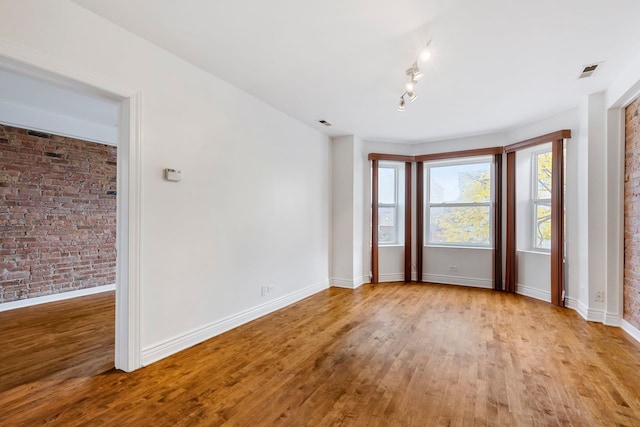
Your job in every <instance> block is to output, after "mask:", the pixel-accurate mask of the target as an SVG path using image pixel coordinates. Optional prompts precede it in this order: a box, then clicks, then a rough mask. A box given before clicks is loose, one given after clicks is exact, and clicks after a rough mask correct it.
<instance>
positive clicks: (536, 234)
mask: <svg viewBox="0 0 640 427" xmlns="http://www.w3.org/2000/svg"><path fill="white" fill-rule="evenodd" d="M551 160H552V154H551V151H544V152H540V153H536V154H534V155H533V169H532V170H533V197H532V198H531V199H532V206H533V247H534V249H544V250H550V249H551Z"/></svg>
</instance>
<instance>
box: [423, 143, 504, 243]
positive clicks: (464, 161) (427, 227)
mask: <svg viewBox="0 0 640 427" xmlns="http://www.w3.org/2000/svg"><path fill="white" fill-rule="evenodd" d="M478 163H489V164H490V165H491V166H490V177H491V184H490V185H491V191H490V194H491V197H490V200H489V201H488V202H470V203H459V202H456V203H446V202H443V203H431V202H430V200H431V194H430V191H431V181H430V179H431V171H430V169H431V168H433V167H442V166H458V165H471V164H478ZM423 167H424V169H425V171H424V179H425V185H424V189H425V198H424V203H425V206H424V212H425V215H424V221H425V224H424V232H425V236H424V242H425V243H424V246H425V247H447V248H471V249H493V247H494V242H493V235H494V230H493V229H494V215H495V209H494V206H495V176H496V174H495V167H496V165H495V161H494V159H493V157H491V156H480V157H465V158H456V159H447V160H436V161H432V162H425V163H424V165H423ZM466 206H468V207H479V206H488V207H489V243H487V244H473V243H462V242H452V243H442V242H432V241H431V208H432V207H466Z"/></svg>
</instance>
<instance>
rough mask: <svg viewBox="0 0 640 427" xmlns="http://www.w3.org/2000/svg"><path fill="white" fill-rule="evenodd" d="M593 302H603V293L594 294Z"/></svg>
mask: <svg viewBox="0 0 640 427" xmlns="http://www.w3.org/2000/svg"><path fill="white" fill-rule="evenodd" d="M593 300H594V302H604V292H602V291H600V292H596V296H595V298H594V299H593Z"/></svg>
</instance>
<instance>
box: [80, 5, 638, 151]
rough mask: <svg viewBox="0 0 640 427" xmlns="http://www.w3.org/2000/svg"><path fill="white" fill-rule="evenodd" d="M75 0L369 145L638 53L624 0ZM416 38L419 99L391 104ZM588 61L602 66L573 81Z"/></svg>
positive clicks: (567, 94)
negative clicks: (423, 61)
mask: <svg viewBox="0 0 640 427" xmlns="http://www.w3.org/2000/svg"><path fill="white" fill-rule="evenodd" d="M74 1H75V3H78V4H79V5H82V6H84V7H86V8H88V9H90V10H92V11H94V12H95V13H97V14H99V15H101V16H103V17H105V18H106V19H108V20H111V21H113V22H114V23H116V24H118V25H120V26H122V27H124V28H126V29H127V30H129V31H131V32H133V33H136V34H138V35H139V36H141V37H143V38H145V39H147V40H149V41H151V42H153V43H155V44H157V45H159V46H161V47H163V48H165V49H167V50H169V51H171V52H173V53H174V54H176V55H178V56H180V57H182V58H184V59H185V60H187V61H189V62H191V63H193V64H195V65H197V66H199V67H201V68H203V69H205V70H207V71H209V72H211V73H212V74H214V75H215V76H217V77H220V78H222V79H224V80H226V81H228V82H229V83H231V84H233V85H235V86H237V87H239V88H240V89H242V90H244V91H246V92H248V93H250V94H252V95H254V96H255V97H257V98H260V99H262V100H263V101H265V102H267V103H269V104H271V105H272V106H274V107H275V108H277V109H279V110H281V111H283V112H285V113H287V114H289V115H291V116H293V117H295V118H297V119H298V120H300V121H302V122H304V123H307V124H309V125H310V126H313V127H316V128H317V129H319V130H321V131H323V132H326V133H327V134H329V135H343V134H356V135H359V136H361V137H363V138H365V139H369V140H379V141H398V142H424V141H430V140H436V139H444V138H451V137H456V136H465V135H472V134H482V133H489V132H494V131H501V130H506V129H509V128H512V127H515V126H518V125H521V124H524V123H528V122H531V121H534V120H537V119H541V118H544V117H547V116H549V115H552V114H555V113H558V112H561V111H565V110H568V109H571V108H573V107H575V106H577V105H578V103H579V102H580V100H581V98H582V97H583V96H584V95H586V94H589V93H594V92H598V91H601V90H604V89H605V88H607V87H608V85H609V84H610V83H611V82H612V81H613V79H614V78H615V77H616V75H617V74H618V73H619V72H620V71H621V69H622V68H623V67H624V66H625V65H626V64H627V63H628V62H629V61H630V60H631V59H632V58H633V57H635V56H636V55H638V54H639V53H640V51H639V50H638V46H640V43H639V42H640V25H638V17H640V2H638V1H637V0H607V1H602V0H536V1H518V0H484V1H478V0H395V1H393V2H392V1H388V0H325V1H315V2H311V1H305V0H269V1H264V0H235V1H221V0H218V1H215V0H181V1H175V0H135V1H131V0H110V1H108V2H106V1H103V0H74ZM428 40H432V48H433V59H432V61H430V62H429V63H427V65H426V66H425V67H424V71H425V74H426V75H425V77H424V79H422V80H421V82H420V84H419V85H418V87H417V90H416V92H417V93H418V99H416V101H415V102H414V103H412V104H409V105H408V106H407V111H405V112H398V111H396V107H397V104H398V100H399V97H400V95H401V94H402V92H403V90H404V89H403V86H404V83H405V82H406V80H407V78H406V76H405V69H406V68H408V67H409V65H410V64H411V63H412V62H413V60H414V58H415V56H416V55H417V53H418V51H419V50H420V47H421V45H422V44H423V43H424V42H426V41H428ZM593 62H603V65H602V66H601V68H600V69H599V70H598V72H597V73H596V74H595V75H594V76H593V77H591V78H589V79H585V80H578V79H577V75H578V73H579V72H580V71H581V70H582V67H583V66H584V65H586V64H590V63H593ZM319 119H326V120H328V121H329V122H331V123H333V127H331V128H325V127H323V126H321V125H319V124H317V123H316V121H317V120H319Z"/></svg>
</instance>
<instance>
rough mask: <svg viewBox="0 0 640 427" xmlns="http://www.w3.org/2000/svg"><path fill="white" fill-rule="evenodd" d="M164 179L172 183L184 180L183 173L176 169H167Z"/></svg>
mask: <svg viewBox="0 0 640 427" xmlns="http://www.w3.org/2000/svg"><path fill="white" fill-rule="evenodd" d="M164 179H166V180H167V181H172V182H179V181H181V180H182V172H180V171H179V170H176V169H165V170H164Z"/></svg>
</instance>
